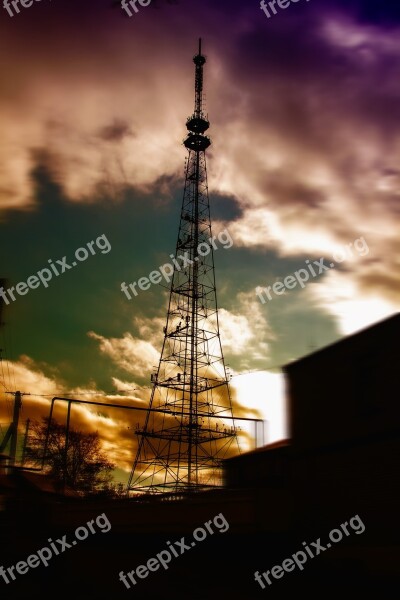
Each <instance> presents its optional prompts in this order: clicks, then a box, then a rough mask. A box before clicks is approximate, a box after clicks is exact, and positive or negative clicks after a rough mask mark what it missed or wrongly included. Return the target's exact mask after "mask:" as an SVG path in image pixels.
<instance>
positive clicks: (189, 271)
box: [128, 39, 240, 493]
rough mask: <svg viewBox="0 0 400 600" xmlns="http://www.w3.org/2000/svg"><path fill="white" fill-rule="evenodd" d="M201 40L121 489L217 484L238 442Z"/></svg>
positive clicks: (153, 490)
mask: <svg viewBox="0 0 400 600" xmlns="http://www.w3.org/2000/svg"><path fill="white" fill-rule="evenodd" d="M201 46H202V44H201V39H200V40H199V53H198V54H196V55H195V56H194V58H193V61H194V63H195V107H194V113H193V114H192V116H190V117H189V118H188V120H187V122H186V127H187V129H188V134H187V137H186V139H185V141H184V145H185V147H186V148H187V150H188V158H187V162H186V174H185V175H186V177H185V187H184V193H183V200H182V208H181V217H180V225H179V233H178V240H177V245H176V257H178V258H180V259H181V261H183V264H179V263H178V262H177V261H176V260H175V259H174V265H175V269H174V273H173V278H172V281H171V288H170V298H169V306H168V313H167V321H166V326H165V327H164V342H163V346H162V350H161V356H160V362H159V365H158V369H157V371H156V372H155V373H153V375H152V377H151V381H152V383H153V387H152V393H151V398H150V405H149V409H150V410H149V411H148V412H147V413H146V418H145V422H144V424H143V426H142V427H138V428H137V431H136V434H137V437H138V449H137V453H136V457H135V460H134V464H133V467H132V471H131V475H130V478H129V481H128V490H131V491H135V492H147V493H156V492H174V493H176V492H180V493H181V492H183V491H185V492H187V491H196V490H200V489H205V488H209V487H215V486H218V485H221V483H222V480H221V466H222V459H223V458H225V457H227V456H229V455H231V454H233V453H234V452H235V448H234V445H235V444H237V449H239V442H238V437H237V432H236V427H235V422H234V420H232V417H233V413H232V403H231V395H230V388H229V378H228V375H227V372H226V368H225V363H224V356H223V352H222V347H221V341H220V334H219V322H218V308H217V294H216V285H215V271H214V257H213V245H212V232H211V218H210V206H209V198H208V183H207V168H206V149H207V148H208V147H209V146H210V144H211V140H210V138H209V137H208V136H207V135H205V132H206V131H207V129H208V128H209V126H210V123H209V121H208V119H207V117H206V116H205V115H204V113H203V67H204V64H205V62H206V59H205V57H204V56H203V55H202V53H201ZM224 417H229V420H227V422H226V421H224ZM237 449H236V452H237V451H238V450H237ZM239 451H240V449H239Z"/></svg>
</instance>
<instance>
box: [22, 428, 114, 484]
mask: <svg viewBox="0 0 400 600" xmlns="http://www.w3.org/2000/svg"><path fill="white" fill-rule="evenodd" d="M48 425H49V419H48V418H47V417H46V418H44V419H43V420H42V422H38V421H35V422H33V423H32V427H31V431H30V434H29V439H28V444H27V449H26V458H27V459H28V460H30V461H32V462H34V463H36V464H38V463H39V462H40V463H41V461H42V460H43V452H44V449H45V443H46V437H47V433H48V432H49V437H48V441H47V450H46V456H45V457H44V465H45V468H46V471H47V473H48V474H49V475H50V476H51V477H52V478H53V479H55V481H56V482H57V483H58V484H59V486H60V487H62V486H63V485H67V486H69V487H70V488H72V489H74V490H75V491H77V492H80V493H82V494H96V493H102V494H107V495H113V491H114V489H116V488H115V486H114V485H113V484H112V483H111V481H112V475H111V472H112V470H113V469H115V465H114V464H113V463H112V462H110V461H109V460H108V459H107V457H106V456H105V454H104V453H103V451H102V449H101V444H100V438H99V435H98V433H97V432H96V433H84V432H82V431H76V430H73V429H71V428H70V429H69V434H68V445H67V451H65V449H66V433H67V430H66V426H65V425H60V424H59V423H57V422H56V421H55V420H54V419H52V420H51V422H50V427H48Z"/></svg>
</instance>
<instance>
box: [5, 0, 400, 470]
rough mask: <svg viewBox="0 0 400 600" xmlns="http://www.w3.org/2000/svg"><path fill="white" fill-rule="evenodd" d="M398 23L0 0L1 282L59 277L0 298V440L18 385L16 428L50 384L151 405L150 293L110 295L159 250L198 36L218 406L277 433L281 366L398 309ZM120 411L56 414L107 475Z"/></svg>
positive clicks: (366, 5) (348, 5) (368, 7)
mask: <svg viewBox="0 0 400 600" xmlns="http://www.w3.org/2000/svg"><path fill="white" fill-rule="evenodd" d="M399 34H400V7H398V6H397V5H396V4H395V3H393V2H392V0H387V1H386V0H381V1H380V2H379V3H377V2H375V1H371V2H370V1H368V0H365V1H361V0H346V1H345V0H310V2H307V1H306V0H299V1H298V2H296V3H294V2H292V3H290V4H289V5H288V6H287V8H285V9H278V10H277V13H276V14H275V15H272V16H270V18H268V17H267V15H266V14H265V13H264V12H263V11H262V10H261V8H260V3H259V2H258V0H230V1H227V0H219V1H218V2H216V1H215V0H202V2H201V3H200V2H198V1H195V0H175V1H174V0H169V1H167V0H164V1H162V0H152V1H151V2H150V4H149V5H148V6H145V7H143V6H142V7H140V10H139V11H138V12H137V13H134V14H132V16H131V17H129V16H128V15H127V14H126V12H125V11H124V10H123V9H122V7H121V5H120V3H119V2H117V1H112V0H85V1H82V0H79V1H78V0H53V1H52V2H50V1H49V0H41V1H40V2H39V1H35V2H33V4H32V6H30V7H28V8H22V6H21V7H20V13H18V14H17V13H16V12H15V11H14V14H13V16H12V17H11V16H10V15H9V14H8V12H7V11H6V10H5V9H4V8H2V7H1V6H0V73H1V76H0V81H1V83H0V131H1V135H0V277H4V278H6V279H7V286H6V288H5V289H9V288H10V286H14V287H15V286H16V285H17V284H18V283H20V282H25V283H26V282H27V280H28V278H30V277H31V276H35V275H36V276H37V274H38V272H39V271H41V270H43V269H45V268H47V269H48V268H49V266H50V265H51V263H50V262H49V261H52V264H53V266H54V267H55V268H56V269H57V265H58V268H59V270H60V271H61V270H62V269H64V270H65V272H63V273H61V272H60V273H59V275H58V276H56V275H55V272H54V271H53V273H51V271H49V272H50V273H51V274H52V275H53V276H52V279H51V280H49V282H48V283H47V287H46V286H45V285H44V284H42V283H41V282H40V281H39V285H38V286H37V287H36V288H34V289H33V287H32V288H30V287H27V286H20V288H19V289H20V290H21V292H22V293H21V294H19V293H16V292H15V300H12V299H10V298H9V297H8V296H7V298H8V301H9V304H8V305H6V306H5V311H4V314H3V321H4V322H5V327H4V328H3V329H2V331H1V335H0V342H1V343H0V345H1V347H2V348H3V359H4V360H3V362H2V365H1V366H2V371H1V372H0V423H1V426H2V430H1V431H0V437H1V432H3V433H4V430H5V428H6V427H7V423H8V421H9V419H10V402H11V399H12V396H11V395H7V394H6V393H5V392H6V391H15V390H16V389H19V390H21V391H23V392H26V393H30V394H31V396H24V400H23V406H24V408H23V413H22V421H24V420H26V419H27V418H28V417H30V418H34V419H37V418H40V417H41V416H44V415H47V414H48V410H49V403H50V398H51V397H52V396H53V395H63V394H64V395H65V394H71V395H73V396H74V397H77V398H82V399H88V398H94V399H96V400H99V401H106V400H107V401H109V402H118V403H125V404H127V405H130V406H132V405H137V406H146V403H147V402H148V399H149V394H150V374H151V372H152V371H154V368H155V366H156V365H157V362H158V358H159V354H160V350H161V344H162V336H163V333H162V330H163V326H164V321H165V317H166V311H167V301H168V289H167V286H165V285H164V286H161V285H152V286H151V287H150V289H148V290H146V291H140V294H138V296H137V297H134V298H132V299H131V300H129V299H128V298H127V297H126V296H125V295H124V294H123V293H122V292H121V283H122V282H127V283H130V282H134V281H138V280H139V279H140V278H142V277H147V276H148V275H149V273H151V272H152V271H154V270H155V269H157V268H159V266H160V265H162V264H163V263H165V262H167V261H168V260H169V255H170V254H171V253H173V252H174V251H175V245H176V238H177V233H178V224H179V214H180V205H181V201H182V190H183V184H184V165H185V157H186V150H185V148H184V147H183V145H182V142H183V139H184V137H185V134H186V128H185V123H186V119H187V117H188V116H189V115H190V114H191V113H192V111H193V92H194V66H193V62H192V57H193V55H194V54H195V53H196V50H197V43H198V42H197V40H198V38H199V37H202V39H203V51H204V54H205V55H206V57H207V63H206V65H205V92H206V110H207V112H208V115H209V119H210V123H211V127H210V130H209V134H210V137H211V139H212V146H211V148H210V149H209V150H207V169H208V184H209V192H210V202H211V217H212V224H213V231H214V233H215V234H218V233H219V232H221V231H223V230H227V231H228V232H229V235H230V236H231V238H232V240H233V244H232V246H231V247H230V248H228V247H226V248H223V247H222V246H220V247H219V248H218V250H216V251H215V256H214V258H215V265H216V280H217V288H218V303H219V307H220V313H219V315H220V328H221V340H222V346H223V349H224V353H225V359H226V363H227V364H228V365H229V368H230V372H231V374H232V375H233V377H232V382H231V385H232V393H233V398H234V402H235V407H236V409H237V411H238V414H240V415H242V416H243V415H248V416H257V417H261V418H263V419H265V420H266V430H265V431H266V439H265V441H268V442H273V441H275V440H278V439H282V438H284V437H286V436H287V435H288V428H287V421H286V416H285V415H286V412H285V407H286V404H287V398H286V382H285V381H284V379H283V375H282V367H283V366H284V365H285V364H288V363H289V362H291V361H293V360H296V359H298V358H300V357H302V356H304V355H306V354H309V353H310V352H314V351H316V350H318V349H319V348H323V347H324V346H326V345H328V344H331V343H333V342H335V341H337V340H339V339H341V338H343V337H344V336H347V335H350V334H351V333H353V332H355V331H358V330H360V329H362V328H365V327H367V326H368V325H370V324H372V323H375V322H377V321H379V320H382V319H384V318H386V317H388V316H389V315H391V314H393V313H394V312H397V311H398V306H399V291H398V290H399V283H400V277H399V267H400V252H399V251H400V241H399V240H400V236H399V230H400V226H399V213H400V204H399V195H400V170H399V164H400V161H399V158H400V127H399V123H400V76H399V75H400V35H399ZM90 242H93V243H92V246H91V247H92V252H89V250H87V253H88V256H87V258H86V260H75V261H74V254H75V252H76V250H77V249H79V248H86V249H87V248H88V246H87V245H88V244H89V243H90ZM79 256H80V257H84V256H85V253H84V252H81V254H80V255H79ZM63 257H66V258H65V259H63ZM321 259H324V261H323V264H324V265H328V267H327V268H322V267H321ZM57 260H59V261H60V262H59V263H57ZM73 261H74V262H76V263H77V264H76V265H75V266H73V267H71V268H68V267H66V266H65V263H66V262H67V264H68V265H69V266H71V264H72V262H73ZM63 263H64V266H61V265H62V264H63ZM331 265H333V266H331ZM311 268H314V273H315V276H314V274H313V272H312V271H311ZM301 269H303V270H304V271H303V275H298V278H296V275H294V274H295V273H296V272H297V273H299V272H300V270H301ZM320 270H321V272H319V271H320ZM304 273H306V275H308V280H307V281H305V282H302V283H300V280H301V277H304V278H305V277H306V275H304ZM288 276H292V279H290V280H287V277H288ZM43 277H44V278H46V275H44V276H43ZM293 277H294V279H293ZM285 280H286V281H287V282H288V285H287V287H286V284H283V282H284V281H285ZM278 282H281V284H282V285H280V286H279V285H275V289H274V288H273V287H272V286H274V284H278ZM293 282H294V283H293ZM32 285H33V284H32ZM283 285H285V291H283V292H282V288H283ZM268 288H269V296H270V297H268V296H267V293H268ZM271 288H272V289H271ZM289 288H291V289H289ZM275 290H278V291H277V292H275ZM257 292H258V293H257ZM134 420H135V417H131V416H130V415H129V416H127V413H126V412H124V411H111V412H110V411H108V412H105V411H102V412H98V410H97V409H96V408H92V409H88V408H78V407H74V409H73V422H74V425H75V426H76V427H79V428H81V429H83V430H87V431H89V430H93V429H96V430H98V431H99V433H100V434H101V437H102V439H103V441H104V444H105V448H106V449H107V451H108V453H109V457H110V458H111V459H113V460H115V462H116V463H117V464H118V466H119V468H120V475H121V477H122V476H123V474H124V473H126V472H127V471H129V469H130V465H131V462H132V457H133V448H134V443H135V442H134V439H133V438H134V436H132V431H131V427H132V424H133V422H134Z"/></svg>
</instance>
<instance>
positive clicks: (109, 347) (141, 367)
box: [88, 331, 160, 377]
mask: <svg viewBox="0 0 400 600" xmlns="http://www.w3.org/2000/svg"><path fill="white" fill-rule="evenodd" d="M88 336H89V337H91V338H92V339H94V340H96V341H97V342H98V343H99V348H100V351H101V352H102V353H103V354H105V355H106V356H108V357H109V358H111V359H112V360H113V362H114V363H115V364H116V365H118V366H119V367H120V368H122V369H124V370H125V371H127V372H128V373H131V374H132V375H137V376H139V377H145V376H146V374H149V373H151V372H152V371H153V370H154V365H157V364H158V360H159V356H160V353H159V352H157V350H156V349H155V348H154V346H153V345H152V344H150V343H149V342H147V341H144V340H141V339H138V338H134V337H133V336H132V335H131V334H130V333H125V334H124V336H123V337H122V338H110V339H107V338H105V337H103V336H101V335H98V334H96V333H94V332H93V331H91V332H89V333H88Z"/></svg>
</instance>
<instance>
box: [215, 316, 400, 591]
mask: <svg viewBox="0 0 400 600" xmlns="http://www.w3.org/2000/svg"><path fill="white" fill-rule="evenodd" d="M399 339H400V315H399V314H398V313H397V314H395V315H393V316H391V317H390V318H388V319H385V320H384V321H381V322H379V323H376V324H374V325H372V326H371V327H368V328H366V329H364V330H362V331H359V332H358V333H356V334H354V335H351V336H349V337H346V338H344V339H342V340H340V341H339V342H336V343H334V344H332V345H330V346H328V347H326V348H323V349H322V350H319V351H318V352H315V353H313V354H310V355H308V356H305V357H304V358H301V359H300V360H297V361H295V362H292V363H290V364H288V365H286V366H285V367H284V369H283V371H284V374H285V377H286V381H287V390H288V404H289V410H290V414H289V424H290V436H291V439H290V442H287V441H284V442H278V443H276V444H272V445H270V446H266V447H264V448H262V449H259V450H257V451H254V452H249V453H247V454H244V455H242V456H238V457H234V458H231V459H229V460H228V461H227V462H226V482H227V485H228V486H229V487H231V488H240V489H242V488H244V487H245V488H246V489H248V490H250V489H251V490H253V498H254V499H256V498H257V499H258V501H261V500H262V501H263V503H264V510H265V512H268V513H270V511H271V508H272V509H273V510H274V509H275V505H276V503H277V499H278V498H279V495H281V496H282V497H283V498H285V501H284V502H283V503H282V505H280V508H279V509H278V510H277V511H276V513H275V515H276V517H277V520H278V521H279V522H280V523H281V524H282V523H283V524H286V528H287V530H290V532H291V537H292V539H293V540H295V539H298V540H300V541H302V540H313V539H314V540H315V539H317V538H318V537H323V536H324V535H325V536H326V535H327V534H328V533H329V531H330V530H331V529H334V528H337V527H339V526H340V524H341V523H344V522H346V521H347V522H348V521H349V519H350V518H352V517H353V516H355V515H359V517H360V519H361V520H362V521H363V523H364V524H365V528H366V529H365V532H364V533H363V535H353V536H349V538H346V540H345V541H344V542H343V543H341V544H338V545H337V546H336V545H335V548H334V549H332V550H330V552H329V553H327V554H325V555H324V566H326V567H327V568H328V572H330V569H332V573H334V575H335V576H338V574H339V573H340V574H342V571H343V569H344V570H346V569H348V571H349V573H351V575H352V576H354V573H356V572H359V573H360V576H365V577H367V580H368V581H370V580H371V581H372V582H373V581H375V579H374V578H375V577H376V578H377V581H379V582H380V581H381V580H384V581H385V582H386V583H388V582H390V581H391V578H392V577H393V578H394V577H395V574H396V573H398V560H399V557H400V554H399V541H398V536H399V517H398V509H399V506H400V485H399V477H398V472H399V456H400V435H399V434H400V407H399V402H398V399H397V394H396V389H397V387H398V370H397V369H398V365H399V363H400V349H399ZM271 503H272V504H271ZM286 509H287V510H288V513H287V514H286V519H284V518H283V515H282V512H284V510H286ZM266 525H267V519H266V518H265V516H264V517H261V518H260V517H259V526H260V528H261V529H264V528H265V526H266ZM284 531H285V529H284V528H283V529H282V533H283V532H284ZM321 564H322V563H321ZM346 572H347V571H346ZM332 573H331V574H332ZM368 578H369V579H368ZM371 578H372V579H371Z"/></svg>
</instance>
